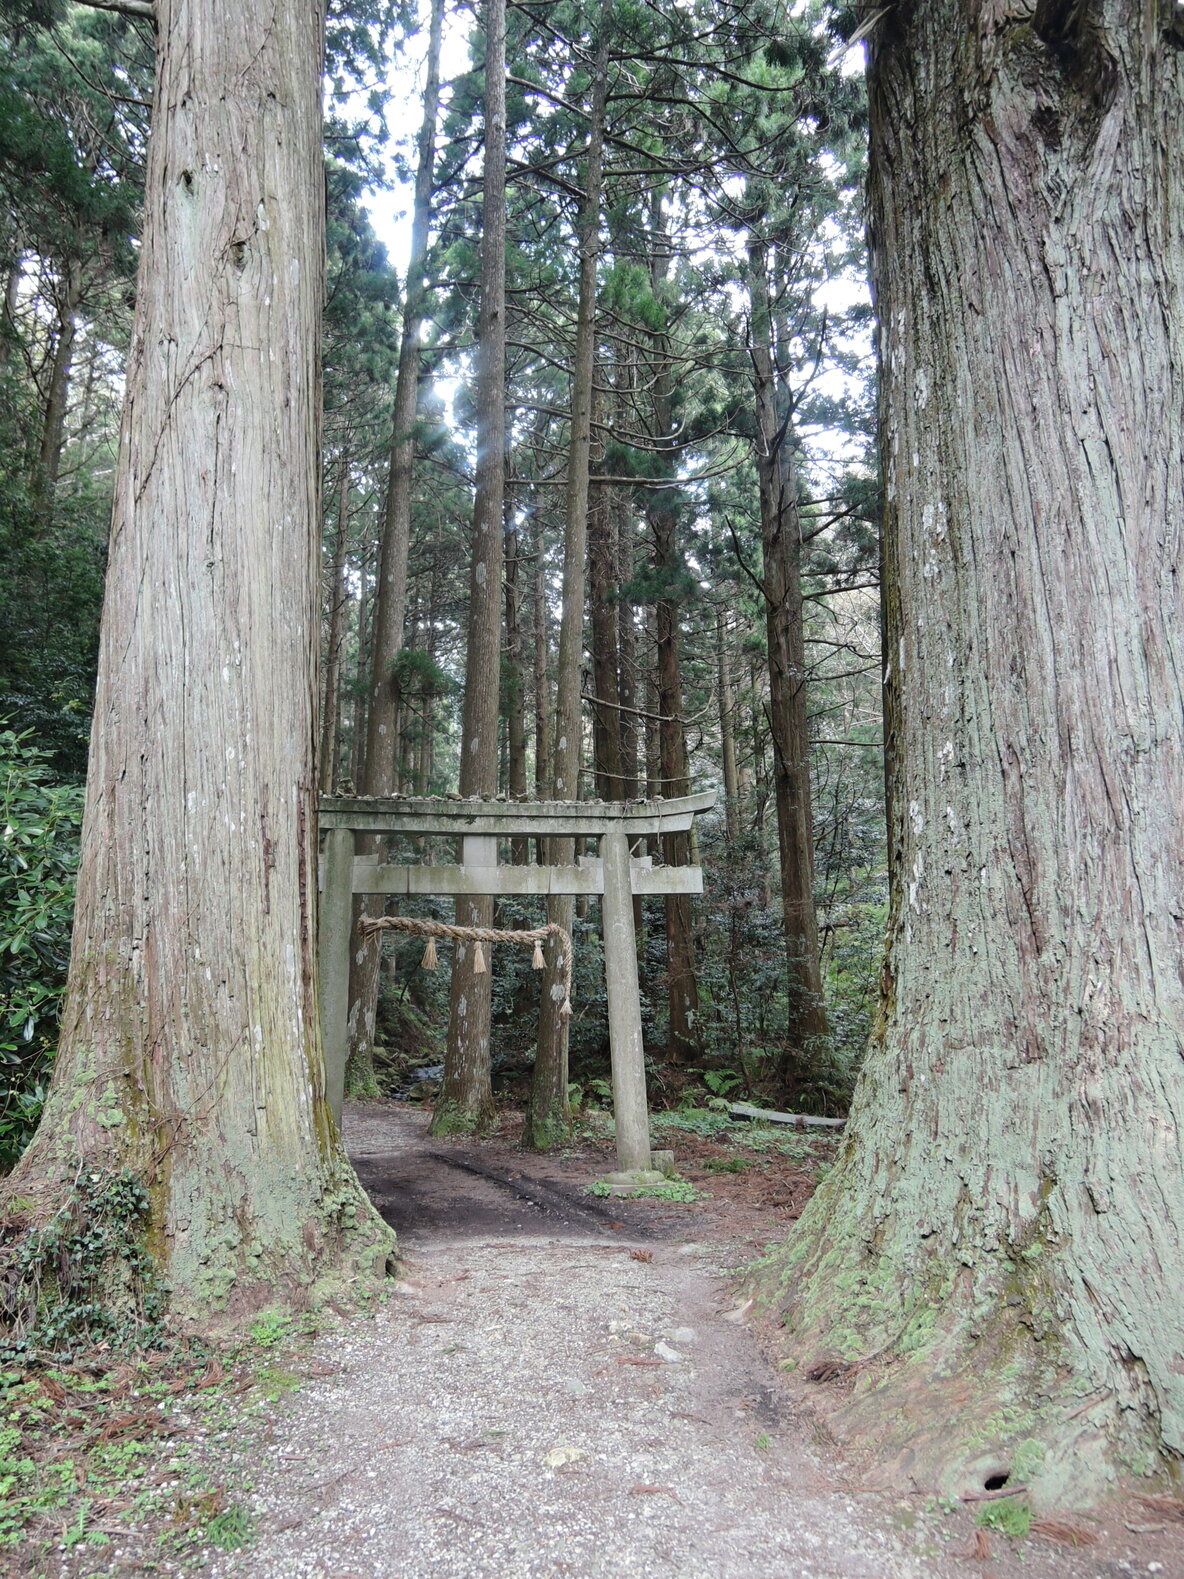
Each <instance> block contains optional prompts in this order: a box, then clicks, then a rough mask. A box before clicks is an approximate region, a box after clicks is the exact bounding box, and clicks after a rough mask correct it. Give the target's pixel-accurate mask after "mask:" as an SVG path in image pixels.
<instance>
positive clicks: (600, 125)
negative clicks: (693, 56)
mask: <svg viewBox="0 0 1184 1579" xmlns="http://www.w3.org/2000/svg"><path fill="white" fill-rule="evenodd" d="M609 28H610V18H609V10H608V7H607V6H605V8H604V10H603V12H602V13H601V18H600V36H599V38H598V40H597V47H596V56H595V62H594V65H593V79H592V93H591V99H590V104H589V120H588V154H587V160H586V163H585V167H584V190H583V196H582V199H581V202H580V217H579V223H578V232H579V246H580V283H579V300H578V303H577V307H576V343H575V354H574V356H573V358H572V376H571V436H570V440H569V447H568V458H567V510H566V518H565V525H564V537H563V609H562V614H561V617H560V625H559V658H558V663H557V667H556V681H555V736H554V743H553V745H552V777H551V793H552V795H553V797H554V798H555V799H556V800H578V799H579V795H580V747H581V745H582V742H583V721H582V717H581V710H580V671H581V668H582V664H583V657H584V603H585V598H586V588H587V565H586V559H587V544H588V498H589V481H588V479H589V468H590V464H591V455H592V406H593V399H594V396H593V382H594V374H595V370H596V265H597V262H598V260H599V257H600V197H601V187H602V176H603V159H604V109H605V103H606V101H607V97H608V75H607V67H608V43H609ZM548 860H549V861H550V863H551V864H552V865H553V866H563V865H571V864H573V863H574V861H575V840H574V839H551V840H550V841H549V849H548ZM574 910H575V907H574V904H573V901H572V898H571V896H570V895H568V894H558V895H550V896H548V899H547V920H548V921H549V922H553V923H555V924H557V925H558V926H561V927H562V928H563V929H564V931H566V932H567V933H568V935H569V936H570V935H571V929H572V921H573V917H574ZM545 952H546V956H547V968H546V974H545V975H544V977H543V987H542V992H541V995H540V999H539V1035H538V1046H537V1050H536V1052H535V1061H534V1074H533V1077H532V1081H531V1090H530V1107H529V1110H528V1112H527V1117H526V1132H525V1139H526V1142H527V1144H528V1145H531V1146H534V1147H536V1148H537V1149H539V1150H549V1149H550V1148H551V1147H552V1146H556V1145H559V1144H561V1143H562V1142H563V1141H564V1140H565V1139H566V1138H567V1134H568V1130H569V1126H570V1115H569V1108H568V1098H567V1073H568V1063H567V1021H566V1020H565V1019H563V1017H562V1016H561V1014H560V1008H561V1006H562V1003H563V999H564V991H563V979H562V974H561V972H560V968H559V962H560V959H561V957H562V947H561V945H560V944H558V943H557V942H556V940H555V939H554V938H550V939H548V941H547V946H546V950H545Z"/></svg>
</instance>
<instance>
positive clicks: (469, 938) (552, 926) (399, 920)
mask: <svg viewBox="0 0 1184 1579" xmlns="http://www.w3.org/2000/svg"><path fill="white" fill-rule="evenodd" d="M358 931H359V932H360V933H361V934H362V936H363V937H369V936H370V935H371V933H374V932H412V933H414V934H415V935H416V936H417V937H426V938H427V940H428V946H427V948H425V949H424V951H423V959H422V960H421V961H420V965H421V966H422V968H423V969H424V970H435V969H436V963H437V961H436V939H437V938H456V939H459V940H460V941H461V942H465V943H469V942H472V943H475V944H476V945H477V947H476V949H475V951H474V954H473V974H474V975H475V976H481V975H483V974H484V973H485V951H484V950H483V949H482V947H481V945H482V943H533V944H534V957H533V959H532V960H531V966H532V967H533V969H535V970H542V969H543V967H544V966H545V965H546V963H547V961H546V959H545V958H544V956H543V943H544V941H545V940H546V939H547V938H549V937H553V938H557V939H558V941H559V944H560V946H561V948H562V949H563V955H562V958H561V960H560V965H561V968H562V970H563V1002H562V1003H561V1004H560V1006H559V1017H560V1019H562V1020H570V1019H571V938H570V937H569V936H568V934H567V932H566V931H565V930H564V929H563V927H561V926H559V925H558V923H557V922H554V921H549V922H548V923H547V925H546V926H543V927H533V928H532V929H531V930H530V931H529V932H511V931H503V930H501V929H499V928H497V927H455V926H451V925H449V923H448V922H447V921H421V920H420V919H419V918H418V917H417V916H360V917H359V918H358Z"/></svg>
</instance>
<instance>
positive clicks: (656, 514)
mask: <svg viewBox="0 0 1184 1579" xmlns="http://www.w3.org/2000/svg"><path fill="white" fill-rule="evenodd" d="M651 213H652V215H653V252H652V260H651V271H652V274H653V281H654V294H655V296H660V294H661V287H662V285H663V283H664V281H665V279H666V272H667V268H668V266H669V260H670V244H669V241H668V239H667V237H666V231H665V220H664V217H663V213H662V194H661V191H660V189H659V190H655V192H654V194H653V199H652V205H651ZM669 351H670V346H669V336H668V335H667V334H666V333H665V331H660V332H658V333H656V334H655V335H654V367H653V371H652V375H651V377H652V382H653V405H654V431H655V436H656V438H657V439H658V440H659V441H660V443H662V444H665V445H667V446H669V453H668V458H667V461H666V465H667V469H668V474H669V477H670V486H669V487H668V488H662V489H655V490H654V491H653V492H652V494H651V495H650V503H649V523H650V531H651V533H652V534H653V539H654V568H655V569H656V571H657V572H658V574H659V576H660V577H661V578H662V580H663V582H664V595H663V596H662V597H660V598H659V599H658V605H657V610H656V614H655V638H656V647H657V664H656V670H655V680H656V695H655V701H654V709H653V710H654V711H655V712H656V713H658V714H659V715H660V717H659V721H658V739H657V745H658V753H659V761H658V773H657V775H656V777H657V780H658V786H659V787H658V790H657V793H658V794H660V795H663V796H665V797H666V798H667V799H672V798H674V797H675V796H678V795H686V794H688V793H689V792H690V788H691V780H690V768H689V764H688V762H687V741H686V729H685V726H684V724H683V716H682V669H681V663H680V656H679V648H680V645H681V644H680V635H681V632H680V628H679V625H680V618H681V613H680V611H681V607H682V602H681V597H680V595H679V589H678V588H677V585H676V583H677V581H678V578H679V571H680V566H681V562H680V559H679V553H678V495H677V487H676V484H675V482H674V474H675V454H674V423H673V417H672V393H673V382H674V381H673V376H672V373H671V366H670V354H669ZM651 777H653V775H651ZM651 793H653V791H652V790H651ZM690 856H691V838H690V834H687V833H668V834H664V835H663V836H662V858H663V860H664V861H665V862H666V864H667V865H668V866H685V865H687V864H688V863H689V861H690ZM666 979H667V1010H668V1030H667V1041H666V1057H667V1058H668V1059H669V1061H670V1062H671V1063H676V1064H682V1063H687V1062H688V1061H690V1060H692V1059H694V1058H695V1057H696V1056H697V1055H698V1052H699V1049H700V1045H701V1041H700V1035H699V1023H698V1022H699V983H698V980H697V978H696V975H695V946H694V939H693V937H692V933H691V901H690V897H689V895H686V894H668V895H667V896H666Z"/></svg>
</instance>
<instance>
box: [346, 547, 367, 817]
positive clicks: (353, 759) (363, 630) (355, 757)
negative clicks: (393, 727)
mask: <svg viewBox="0 0 1184 1579" xmlns="http://www.w3.org/2000/svg"><path fill="white" fill-rule="evenodd" d="M370 553H371V548H370V547H369V546H365V547H364V548H363V551H362V553H361V555H360V556H359V563H358V616H357V618H358V652H357V669H356V671H355V675H354V679H355V682H356V683H355V686H354V719H353V736H352V739H351V742H350V762H349V770H350V777H351V778H352V779H353V782H354V787H355V789H356V788H357V785H358V783H359V781H360V780H361V777H362V774H363V773H364V772H365V768H366V676H367V675H368V674H369V672H370V663H369V651H370V617H369V616H370Z"/></svg>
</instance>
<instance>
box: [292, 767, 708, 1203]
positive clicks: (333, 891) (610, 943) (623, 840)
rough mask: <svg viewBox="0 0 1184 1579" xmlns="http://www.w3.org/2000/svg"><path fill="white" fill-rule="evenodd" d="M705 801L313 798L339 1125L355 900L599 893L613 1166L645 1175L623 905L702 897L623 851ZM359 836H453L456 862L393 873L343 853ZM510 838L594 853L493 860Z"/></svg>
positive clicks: (637, 1014)
mask: <svg viewBox="0 0 1184 1579" xmlns="http://www.w3.org/2000/svg"><path fill="white" fill-rule="evenodd" d="M714 805H715V791H714V790H708V791H705V792H704V793H702V794H699V795H688V796H684V797H682V798H681V799H678V800H654V801H621V802H618V801H518V802H515V801H504V800H478V799H473V800H440V799H435V798H432V799H426V800H423V799H415V800H404V799H396V798H388V797H380V796H374V797H369V796H357V797H355V796H350V797H342V796H324V797H322V799H321V803H320V826H321V830H322V832H323V833H324V836H325V839H324V854H323V857H322V862H321V904H320V930H319V937H318V948H319V954H320V998H321V1029H322V1035H323V1039H324V1046H325V1077H326V1084H327V1095H328V1098H329V1103H330V1106H331V1107H332V1110H333V1115H334V1117H335V1118H336V1120H337V1122H338V1124H340V1122H341V1104H342V1100H343V1096H344V1090H345V1062H346V1055H347V1051H348V1041H349V1038H348V1032H347V1025H346V1022H347V1017H348V1013H349V957H350V948H351V945H352V943H353V939H352V938H351V935H350V931H351V926H352V921H353V896H354V894H383V895H386V894H401V895H408V896H409V895H420V894H424V895H426V894H453V895H456V894H492V895H494V896H495V897H497V896H500V895H506V894H516V895H529V894H539V895H546V894H573V895H577V896H578V895H580V894H585V895H587V894H594V895H598V896H599V898H600V901H601V906H602V913H603V921H604V969H605V979H606V980H605V984H606V987H607V989H608V1028H609V1045H610V1048H611V1051H612V1085H613V1112H614V1115H615V1118H616V1131H617V1162H618V1166H619V1168H620V1169H621V1171H622V1172H630V1173H632V1172H635V1171H639V1170H645V1169H648V1168H649V1167H650V1165H651V1157H650V1132H649V1106H648V1100H647V1096H646V1084H645V1053H644V1049H643V1046H642V1038H641V1002H640V995H639V991H638V984H637V936H636V932H635V930H634V926H633V899H634V896H635V895H640V896H642V897H647V898H648V897H649V896H650V895H657V894H701V893H702V892H703V873H702V870H701V869H700V868H699V867H697V866H654V864H653V862H652V860H651V859H650V858H649V857H648V856H641V857H638V856H633V855H631V854H630V850H631V847H632V845H633V843H634V841H635V840H636V839H639V838H641V837H643V836H645V835H647V834H659V835H660V834H664V833H685V832H687V831H688V830H689V829H690V828H691V826H692V824H693V823H694V820H695V817H696V815H697V814H698V813H699V812H704V811H710V809H711V808H712V807H713V806H714ZM359 833H371V834H373V833H378V834H382V833H386V834H410V835H414V836H417V837H424V836H428V835H437V836H439V835H443V836H445V837H450V838H454V839H460V841H461V852H462V853H461V861H460V864H459V865H452V866H403V865H395V864H393V863H391V862H386V861H382V860H381V859H378V858H375V857H369V858H367V857H359V856H357V855H356V854H355V852H354V835H355V834H359ZM514 837H518V838H522V837H527V838H534V839H548V838H553V837H558V838H583V839H588V838H592V839H599V841H600V854H599V856H598V857H590V856H584V857H582V858H581V859H580V861H579V864H578V865H576V866H505V865H502V864H500V863H499V861H498V840H499V839H504V838H514Z"/></svg>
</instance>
